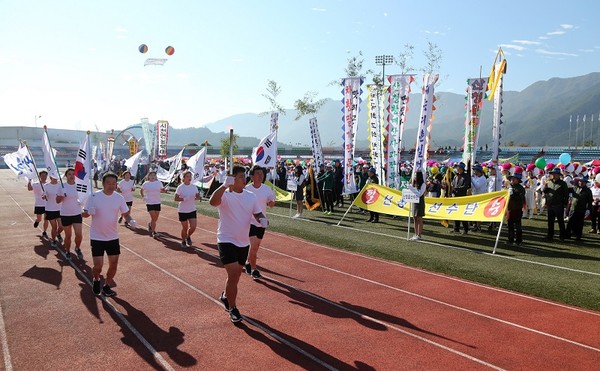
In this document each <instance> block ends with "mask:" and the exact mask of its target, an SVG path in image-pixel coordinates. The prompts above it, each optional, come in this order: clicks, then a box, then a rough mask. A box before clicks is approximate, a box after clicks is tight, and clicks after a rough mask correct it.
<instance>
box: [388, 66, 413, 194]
mask: <svg viewBox="0 0 600 371" xmlns="http://www.w3.org/2000/svg"><path fill="white" fill-rule="evenodd" d="M388 81H389V83H390V86H389V87H388V106H387V111H388V115H389V117H388V122H389V127H388V140H387V158H386V163H387V179H386V184H387V186H388V187H389V188H394V189H398V188H399V187H400V166H399V165H400V157H401V152H402V134H403V133H404V123H405V122H406V112H407V111H408V101H409V94H410V83H411V82H413V81H414V75H391V76H388Z"/></svg>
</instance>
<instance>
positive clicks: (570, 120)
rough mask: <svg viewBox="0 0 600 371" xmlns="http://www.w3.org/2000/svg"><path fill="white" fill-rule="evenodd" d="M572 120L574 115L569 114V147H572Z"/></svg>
mask: <svg viewBox="0 0 600 371" xmlns="http://www.w3.org/2000/svg"><path fill="white" fill-rule="evenodd" d="M572 121H573V115H569V149H571V129H572V127H573V125H572Z"/></svg>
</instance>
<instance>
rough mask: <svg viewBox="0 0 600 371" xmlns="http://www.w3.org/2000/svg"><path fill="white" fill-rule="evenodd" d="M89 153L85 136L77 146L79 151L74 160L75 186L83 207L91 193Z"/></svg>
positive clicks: (87, 136) (87, 139)
mask: <svg viewBox="0 0 600 371" xmlns="http://www.w3.org/2000/svg"><path fill="white" fill-rule="evenodd" d="M89 152H90V135H89V134H86V136H85V138H84V139H83V141H82V142H81V144H80V145H79V151H77V158H76V159H75V185H76V186H77V195H78V197H79V202H80V203H81V204H82V205H85V201H86V200H87V198H88V196H89V195H90V194H92V191H93V190H92V187H91V186H90V185H91V183H90V172H91V171H92V166H91V161H90V153H89Z"/></svg>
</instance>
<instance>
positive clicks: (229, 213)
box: [210, 166, 269, 322]
mask: <svg viewBox="0 0 600 371" xmlns="http://www.w3.org/2000/svg"><path fill="white" fill-rule="evenodd" d="M245 172H246V169H245V168H244V167H242V166H233V169H232V174H233V175H232V176H228V177H227V178H226V180H225V182H224V183H223V185H222V186H220V187H219V188H218V189H217V190H216V191H214V192H213V194H212V196H211V197H210V205H211V206H215V207H217V209H218V211H219V223H218V229H217V246H218V247H219V258H220V260H221V263H223V266H224V268H225V271H227V280H226V281H225V291H224V292H222V293H221V296H220V297H219V299H220V300H221V302H222V303H223V305H224V306H225V310H227V311H228V312H229V317H230V319H231V322H239V321H241V320H242V315H241V314H240V311H239V310H238V309H237V306H236V297H237V291H238V282H239V281H240V275H241V274H242V269H243V268H244V264H245V263H246V259H247V257H248V249H249V248H250V246H249V245H250V239H249V237H248V230H249V229H250V224H251V223H252V220H253V219H256V220H257V221H258V222H259V223H260V225H261V227H263V228H266V227H267V225H269V222H268V220H267V218H266V217H265V216H264V215H263V213H262V211H261V208H260V206H259V205H258V201H257V199H256V196H255V195H254V194H252V193H250V192H248V191H246V190H245V189H244V186H245V185H246V177H245Z"/></svg>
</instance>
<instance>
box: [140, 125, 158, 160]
mask: <svg viewBox="0 0 600 371" xmlns="http://www.w3.org/2000/svg"><path fill="white" fill-rule="evenodd" d="M141 125H142V136H143V137H144V147H145V149H146V153H147V154H148V158H149V159H150V160H153V159H154V157H155V156H156V153H155V152H156V150H155V146H154V142H155V141H156V134H155V129H156V126H155V125H153V124H151V123H149V122H148V119H147V118H143V119H141Z"/></svg>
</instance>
